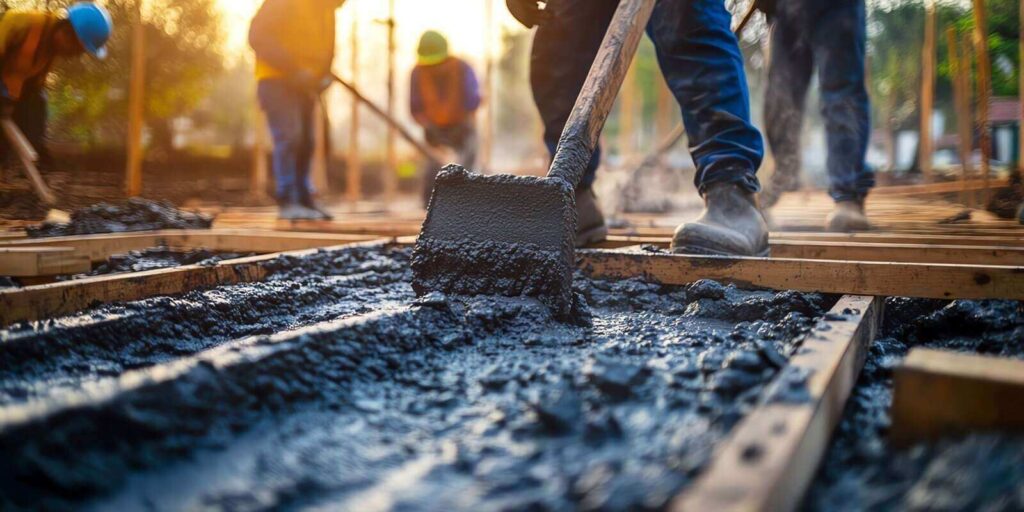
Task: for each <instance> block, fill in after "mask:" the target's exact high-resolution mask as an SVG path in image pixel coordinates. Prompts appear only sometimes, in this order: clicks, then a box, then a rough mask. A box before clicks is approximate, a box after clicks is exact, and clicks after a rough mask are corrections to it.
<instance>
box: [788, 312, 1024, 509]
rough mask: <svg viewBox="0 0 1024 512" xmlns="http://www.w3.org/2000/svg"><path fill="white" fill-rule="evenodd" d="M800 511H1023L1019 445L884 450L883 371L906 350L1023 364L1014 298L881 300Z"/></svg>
mask: <svg viewBox="0 0 1024 512" xmlns="http://www.w3.org/2000/svg"><path fill="white" fill-rule="evenodd" d="M885 317H886V324H885V326H884V329H883V336H882V337H881V338H880V339H878V340H876V341H875V342H874V344H873V345H872V347H871V349H870V351H869V354H868V358H867V361H866V363H865V366H864V371H863V372H862V373H861V376H860V379H859V380H858V382H857V387H856V388H855V389H854V391H853V394H852V395H851V396H850V401H849V402H848V404H847V407H846V411H845V413H844V416H843V420H842V422H841V423H840V425H839V427H838V428H837V430H836V434H835V437H834V438H833V441H832V445H831V447H830V449H829V452H828V454H827V455H826V458H825V460H824V462H823V464H822V467H821V468H820V470H819V472H818V476H817V479H816V482H815V484H814V485H813V487H812V489H811V492H810V493H809V494H808V497H807V499H806V501H805V503H804V509H805V510H829V511H833V510H838V511H845V510H851V511H852V510H943V511H946V510H949V511H952V510H964V511H967V510H985V511H1004V510H1005V511H1010V510H1024V438H1021V437H1013V436H1010V435H999V434H981V433H979V434H975V435H971V436H967V437H958V438H949V439H944V440H941V441H939V442H935V443H921V444H918V445H916V446H913V447H910V448H907V449H902V450H897V449H895V448H893V447H892V446H890V445H889V443H888V440H887V432H888V428H889V425H890V423H891V422H890V417H889V407H890V405H891V403H892V371H893V369H894V368H896V367H897V366H899V365H900V363H901V362H902V360H903V358H904V357H905V356H906V354H907V353H908V352H909V350H910V349H911V348H912V347H928V348H937V349H943V350H955V351H958V352H968V353H977V354H984V355H993V356H1001V357H1014V358H1024V309H1022V304H1021V303H1018V302H1014V301H969V300H957V301H953V302H944V301H929V300H918V299H906V298H890V299H888V300H887V302H886V312H885Z"/></svg>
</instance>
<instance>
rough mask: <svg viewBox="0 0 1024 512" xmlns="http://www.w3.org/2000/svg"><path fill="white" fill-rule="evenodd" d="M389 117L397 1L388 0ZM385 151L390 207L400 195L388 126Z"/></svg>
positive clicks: (391, 131) (392, 134) (391, 114)
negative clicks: (398, 194)
mask: <svg viewBox="0 0 1024 512" xmlns="http://www.w3.org/2000/svg"><path fill="white" fill-rule="evenodd" d="M387 24H388V105H387V107H388V117H390V118H391V119H394V118H395V0H388V20H387ZM384 148H385V149H384V151H385V154H386V158H387V162H386V170H385V171H384V195H385V198H386V199H387V203H388V207H390V206H391V205H393V204H394V202H395V196H396V195H397V193H398V155H397V153H396V148H395V129H394V128H392V127H391V126H388V132H387V138H386V139H385V146H384Z"/></svg>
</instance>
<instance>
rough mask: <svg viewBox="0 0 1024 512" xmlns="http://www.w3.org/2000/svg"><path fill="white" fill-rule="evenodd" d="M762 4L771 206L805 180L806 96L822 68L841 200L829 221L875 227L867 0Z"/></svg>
mask: <svg viewBox="0 0 1024 512" xmlns="http://www.w3.org/2000/svg"><path fill="white" fill-rule="evenodd" d="M758 7H759V8H760V9H762V10H763V11H764V12H765V14H766V15H767V16H768V20H769V23H770V24H771V57H770V59H769V68H768V87H767V91H766V93H765V101H764V105H765V106H764V119H765V121H764V122H765V126H766V131H767V136H768V145H769V147H770V148H771V150H772V153H773V154H774V156H775V174H773V175H772V177H771V179H770V181H769V183H768V186H767V187H765V188H766V190H765V193H764V194H762V197H761V202H762V205H763V206H764V207H765V208H768V207H771V206H772V205H773V204H775V202H776V201H778V198H779V195H781V194H782V192H786V191H792V190H796V188H797V186H798V183H799V180H800V178H799V174H800V151H801V148H800V136H801V126H802V123H803V117H804V103H805V102H806V98H807V86H808V84H809V83H810V81H811V74H812V73H813V72H814V70H815V68H817V70H818V83H819V86H820V88H821V115H822V117H824V119H825V136H826V143H827V147H828V159H827V163H826V167H827V168H828V177H829V183H830V186H829V195H831V196H832V199H833V200H834V201H835V203H836V204H835V209H834V210H833V211H832V213H831V214H829V216H828V217H827V218H826V220H825V228H826V229H828V230H830V231H840V232H849V231H860V230H866V229H869V228H870V224H869V223H868V219H867V216H866V215H865V214H864V200H865V198H866V197H867V195H868V191H869V190H871V188H872V187H874V186H875V174H874V172H873V171H872V169H871V168H870V167H869V166H868V165H867V163H866V162H865V158H866V155H867V149H868V137H869V136H870V103H869V99H868V92H867V88H866V86H865V85H864V78H865V77H864V51H865V18H864V16H865V14H864V0H833V1H830V2H819V1H816V0H793V1H778V2H777V1H776V0H761V1H760V2H759V5H758Z"/></svg>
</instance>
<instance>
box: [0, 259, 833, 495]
mask: <svg viewBox="0 0 1024 512" xmlns="http://www.w3.org/2000/svg"><path fill="white" fill-rule="evenodd" d="M372 252H373V251H368V252H366V253H364V254H363V255H362V256H360V257H358V258H357V257H353V256H351V255H350V251H342V252H335V253H320V254H318V255H316V256H314V257H312V258H306V259H290V260H280V261H277V262H275V263H274V264H273V265H272V270H273V271H274V281H272V282H270V283H267V285H270V286H273V285H274V284H275V283H276V284H278V285H281V286H282V287H288V286H293V287H294V288H296V289H300V290H306V291H307V292H308V293H309V295H311V296H317V295H318V294H322V293H329V291H330V289H331V287H330V286H325V287H323V288H313V287H312V285H309V284H305V283H300V284H294V282H293V280H298V279H303V278H305V279H314V277H313V276H310V275H309V274H311V273H318V274H319V273H327V274H339V273H344V272H349V273H350V275H353V276H357V275H361V276H364V277H363V278H364V279H367V280H369V279H372V276H376V275H381V274H383V275H387V274H388V273H389V272H390V271H394V272H395V273H397V274H401V276H402V279H398V280H397V281H395V282H393V283H388V282H377V283H374V282H370V281H366V282H363V283H362V284H359V285H356V284H353V285H352V286H351V287H349V288H348V289H347V292H346V293H347V294H348V295H347V297H348V300H349V301H350V302H349V304H350V306H349V307H351V308H358V309H356V310H350V311H346V312H344V313H343V312H341V311H335V312H334V313H335V315H336V318H334V319H326V320H325V321H322V322H320V323H317V324H313V325H310V326H308V327H305V328H303V329H299V330H291V331H284V332H278V334H274V335H269V336H256V337H250V338H245V337H242V336H244V334H245V333H237V334H229V335H225V336H221V337H218V338H216V340H215V341H209V340H211V339H212V337H203V336H206V335H196V336H195V338H196V339H200V340H202V341H199V342H197V343H199V344H203V343H205V347H203V348H197V349H192V348H186V349H185V350H184V353H182V354H171V353H170V351H169V350H167V349H166V348H164V349H163V351H164V355H163V359H154V360H153V362H152V363H151V364H155V366H153V367H151V368H142V369H137V370H132V371H128V372H125V373H121V374H116V373H115V374H114V375H111V376H106V377H102V378H92V377H91V375H92V374H90V373H89V372H88V371H85V372H83V374H84V375H80V377H79V379H78V383H79V384H75V385H74V386H69V388H73V389H70V390H65V391H60V392H57V393H54V394H52V395H49V398H48V399H47V400H34V399H33V400H27V401H24V402H19V403H9V404H8V405H7V406H5V407H4V408H3V409H2V410H0V418H3V422H2V423H0V453H4V454H5V456H6V457H7V460H8V462H9V463H8V464H4V465H0V508H17V507H18V506H29V505H34V506H38V505H40V504H42V505H43V506H51V507H69V506H81V505H91V506H96V507H99V508H117V509H133V508H150V509H158V510H159V509H181V508H186V509H196V508H213V509H230V510H242V509H244V510H260V509H271V508H298V507H307V506H321V507H323V508H326V509H331V510H338V509H356V508H358V509H359V510H386V509H414V510H442V509H443V510H451V509H458V510H484V509H486V510H492V509H525V508H535V509H551V510H578V509H583V510H593V509H657V508H660V507H662V506H664V504H665V503H666V501H667V500H668V499H669V498H671V497H672V496H673V495H675V494H676V493H678V492H679V491H680V490H681V489H682V488H684V487H685V486H686V485H687V483H688V482H690V481H691V480H692V479H693V477H694V476H695V475H696V474H697V473H698V472H699V471H700V470H701V468H702V467H703V466H704V465H705V464H706V462H707V460H708V457H709V456H710V453H711V450H712V449H713V448H714V445H715V443H716V442H718V441H719V440H721V439H722V438H723V437H724V436H725V435H727V434H728V432H729V430H730V429H731V428H732V427H733V426H734V425H735V424H736V422H737V421H739V419H741V418H742V416H743V414H745V413H746V412H747V411H748V410H749V409H750V407H752V405H753V404H754V403H755V402H756V401H757V400H758V398H759V397H760V395H761V391H762V390H763V387H764V385H765V384H766V383H767V382H768V381H769V380H770V379H771V378H772V377H773V376H774V375H775V374H776V373H777V372H778V368H779V366H780V365H781V364H783V363H784V362H785V360H786V359H787V357H788V354H790V353H791V352H792V351H793V350H794V348H795V345H796V342H797V339H798V338H799V337H800V335H801V334H802V333H804V332H807V330H809V329H810V328H811V327H812V326H813V324H814V322H815V318H816V317H818V316H820V315H822V314H823V312H824V311H825V310H826V309H827V308H828V307H829V306H830V305H831V302H832V300H831V299H830V298H827V297H822V296H819V295H816V294H798V293H792V292H783V293H773V292H763V291H760V292H748V291H740V290H737V289H736V288H734V287H731V286H723V285H721V284H719V283H715V282H712V281H702V282H698V283H694V284H692V285H690V286H688V287H669V286H661V285H657V284H651V283H646V282H643V281H640V280H635V279H634V280H623V281H600V280H592V279H588V278H584V277H583V276H582V275H577V276H576V279H575V280H574V293H576V294H577V295H578V296H579V298H580V300H581V301H583V302H584V303H585V306H583V307H581V311H586V313H587V317H586V319H585V320H584V321H582V322H578V323H565V322H561V321H558V320H556V319H555V318H554V317H553V315H552V311H551V310H550V309H549V308H548V307H546V306H545V305H544V304H542V303H541V302H538V301H536V300H532V299H525V298H497V297H474V298H465V297H458V296H446V295H443V294H440V293H427V294H425V295H423V296H422V297H419V298H416V297H415V294H414V293H413V291H412V288H411V286H410V284H409V280H410V277H411V276H410V274H409V270H408V265H407V263H408V260H409V258H410V255H409V252H408V251H392V252H390V253H387V254H380V253H378V255H377V256H373V255H372V254H370V253H372ZM339 259H341V260H343V261H341V262H339V261H338V260H339ZM388 269H391V270H388ZM360 270H363V271H365V274H359V271H360ZM319 279H323V280H325V281H327V282H328V283H329V282H330V280H331V279H332V278H330V277H327V278H319ZM334 279H337V278H334ZM382 288H383V289H384V290H385V291H384V292H381V291H378V290H380V289H382ZM234 290H244V288H243V287H223V288H219V289H217V290H212V291H210V292H207V293H220V294H229V296H230V298H232V299H233V301H232V302H231V303H228V302H226V301H225V302H220V303H219V304H220V305H221V307H222V308H224V309H231V310H248V311H250V313H248V314H251V315H255V316H258V317H263V316H265V313H263V312H262V311H261V310H265V309H266V308H267V307H268V306H267V305H265V304H262V303H260V302H259V301H253V300H250V298H249V297H248V296H247V295H246V294H245V293H238V294H235V291H234ZM387 290H390V291H387ZM296 296H299V297H302V296H303V295H301V294H299V293H296V295H293V296H288V297H282V298H281V299H280V301H281V302H292V301H294V300H295V297H296ZM225 298H226V297H225ZM163 300H166V301H168V302H167V303H166V305H165V307H166V308H167V309H168V310H169V311H179V313H178V314H180V315H181V316H180V317H175V318H180V319H181V320H179V321H180V322H181V323H185V324H188V323H191V322H197V321H199V320H197V319H196V318H195V317H203V316H205V315H207V314H211V313H210V311H211V310H212V309H214V308H211V307H208V306H200V307H197V308H195V309H194V310H190V312H189V313H188V314H183V313H181V309H185V308H182V305H183V304H187V301H183V300H182V299H163ZM195 300H199V299H198V298H197V299H195ZM307 300H313V299H312V298H311V297H307ZM329 300H335V301H337V300H339V299H329ZM267 301H268V302H270V303H271V306H270V309H271V310H273V309H274V308H279V307H282V306H279V305H274V304H278V303H277V302H272V301H270V300H269V299H267ZM317 308H318V306H317V307H313V308H312V309H314V310H316V311H319V309H317ZM298 309H299V310H302V308H301V307H298ZM157 310H158V311H159V308H158V309H157ZM354 313H359V314H358V315H357V314H354ZM108 314H109V313H108ZM166 314H167V315H171V313H170V312H168V313H166ZM292 314H293V315H296V314H297V313H294V312H293V313H292ZM282 316H284V315H282ZM313 316H315V315H308V317H313ZM77 318H78V321H79V322H81V321H84V320H85V319H88V318H91V317H89V316H86V315H82V316H80V317H77ZM338 318H340V319H338ZM73 319H74V317H73V318H72V319H67V320H61V321H53V322H47V323H41V324H36V325H34V326H20V327H19V329H18V330H17V332H22V333H30V334H31V336H33V337H34V339H36V340H39V344H40V345H41V346H51V347H54V349H53V350H41V351H39V352H40V353H46V355H48V356H50V357H53V356H54V355H56V357H57V358H58V360H59V359H60V358H61V357H62V356H61V354H70V353H71V352H72V351H73V350H74V347H75V344H74V343H70V342H68V343H64V342H62V341H61V340H64V339H66V338H68V337H69V336H74V334H73V332H74V331H75V329H76V326H75V325H74V324H75V321H73ZM211 320H212V321H213V322H215V323H217V324H218V325H221V321H220V320H217V319H216V317H215V316H214V317H213V318H211ZM233 322H234V321H233V320H231V321H224V322H223V324H224V325H226V324H229V323H233ZM163 323H173V321H168V322H162V321H159V320H157V321H152V320H151V321H150V322H148V324H149V325H148V328H149V329H154V330H156V331H157V332H158V334H156V335H153V337H154V338H156V339H161V337H162V339H164V340H165V344H164V346H165V347H174V346H177V345H178V342H177V341H176V339H177V338H174V337H173V335H169V334H159V329H160V328H159V327H157V325H158V324H163ZM269 328H270V329H272V330H274V331H281V328H280V327H269ZM54 329H64V331H63V332H62V333H56V332H51V331H52V330H54ZM137 329H138V330H136V331H135V337H136V338H148V337H150V336H151V335H150V334H149V333H148V332H147V331H145V330H143V326H142V325H141V324H140V325H139V326H137ZM199 331H202V329H199ZM9 336H10V334H8V333H5V339H8V337H9ZM93 338H95V337H91V336H88V335H82V336H80V337H79V339H80V340H87V339H93ZM128 338H130V337H128ZM228 338H231V339H228ZM185 339H188V338H187V337H186V338H185ZM11 341H15V342H14V343H11ZM17 341H18V340H10V339H8V342H7V343H5V344H4V345H3V350H2V352H0V353H2V354H3V357H7V358H8V361H5V362H4V363H3V364H5V365H6V364H8V362H12V363H17V362H18V361H23V360H29V359H31V358H32V357H31V356H33V355H35V354H36V353H35V352H33V351H31V350H30V349H29V348H28V347H27V346H26V345H31V344H24V343H21V344H19V343H17ZM128 341H129V342H131V340H130V339H129V340H128ZM121 342H124V340H122V341H121ZM157 345H158V344H157ZM185 345H186V346H188V344H187V343H186V344H185ZM12 347H19V351H20V352H21V353H20V354H19V353H17V352H18V351H11V353H10V354H8V351H9V349H10V348H12ZM158 347H159V345H158ZM210 347H212V348H210ZM148 350H151V348H150V345H147V346H146V348H145V350H142V351H139V352H146V351H148ZM159 351H160V349H159V348H157V349H155V352H159ZM121 352H124V350H123V349H119V348H118V347H111V348H110V349H103V348H97V349H96V352H95V353H90V354H85V355H84V356H83V355H77V354H75V355H64V356H63V358H64V360H66V361H74V360H88V361H92V362H93V364H94V365H96V366H99V365H101V364H107V361H110V360H113V361H115V363H116V362H117V359H118V358H119V357H120V356H119V355H118V354H120V353H121ZM40 355H41V354H40ZM148 356H149V354H148V353H147V354H146V357H148ZM89 357H91V358H92V359H88V358H89ZM35 364H37V365H41V364H43V363H42V359H41V358H39V359H37V360H36V363H35ZM29 366H31V365H29ZM124 370H126V368H123V366H122V369H121V371H122V372H124ZM63 371H64V369H62V368H57V369H54V370H53V373H52V374H51V375H55V376H61V375H63V373H62V372H63ZM54 378H58V377H54ZM25 380H28V377H26V379H25ZM82 382H84V384H80V383H82ZM41 433H45V434H41Z"/></svg>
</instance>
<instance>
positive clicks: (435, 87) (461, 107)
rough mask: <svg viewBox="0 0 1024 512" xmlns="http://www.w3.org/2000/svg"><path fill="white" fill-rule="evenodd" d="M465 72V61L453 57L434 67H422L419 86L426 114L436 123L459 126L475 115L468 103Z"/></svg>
mask: <svg viewBox="0 0 1024 512" xmlns="http://www.w3.org/2000/svg"><path fill="white" fill-rule="evenodd" d="M464 72H465V70H464V69H463V67H462V61H460V60H459V59H456V58H453V57H449V58H447V59H445V60H444V61H443V62H441V63H440V64H435V65H433V66H419V83H418V84H417V86H418V87H419V90H420V95H421V97H422V98H423V114H424V115H425V116H426V117H427V120H428V121H430V123H431V124H433V125H434V126H439V127H448V126H455V125H457V124H461V123H463V122H465V121H466V119H468V118H469V117H470V115H472V112H470V111H468V110H466V106H465V99H464V98H465V95H466V92H465V91H464V90H463V89H464V87H465V82H466V80H465V78H466V77H465V76H463V73H464Z"/></svg>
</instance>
